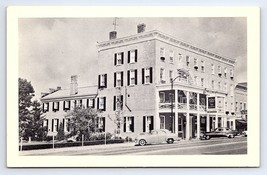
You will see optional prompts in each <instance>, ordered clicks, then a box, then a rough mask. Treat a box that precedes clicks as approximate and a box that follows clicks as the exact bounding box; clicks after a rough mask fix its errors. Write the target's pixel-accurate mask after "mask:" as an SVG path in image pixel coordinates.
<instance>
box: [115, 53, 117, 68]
mask: <svg viewBox="0 0 267 175" xmlns="http://www.w3.org/2000/svg"><path fill="white" fill-rule="evenodd" d="M114 65H115V66H116V65H117V54H116V53H115V54H114Z"/></svg>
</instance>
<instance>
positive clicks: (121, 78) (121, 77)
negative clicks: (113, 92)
mask: <svg viewBox="0 0 267 175" xmlns="http://www.w3.org/2000/svg"><path fill="white" fill-rule="evenodd" d="M122 86H123V72H121V87H122Z"/></svg>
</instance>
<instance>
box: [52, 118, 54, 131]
mask: <svg viewBox="0 0 267 175" xmlns="http://www.w3.org/2000/svg"><path fill="white" fill-rule="evenodd" d="M52 132H54V119H52Z"/></svg>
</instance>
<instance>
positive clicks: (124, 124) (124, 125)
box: [123, 117, 126, 132]
mask: <svg viewBox="0 0 267 175" xmlns="http://www.w3.org/2000/svg"><path fill="white" fill-rule="evenodd" d="M123 132H126V117H124V119H123Z"/></svg>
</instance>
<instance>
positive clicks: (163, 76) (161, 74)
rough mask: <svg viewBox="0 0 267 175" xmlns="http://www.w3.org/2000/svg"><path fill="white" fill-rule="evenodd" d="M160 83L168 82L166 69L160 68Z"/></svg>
mask: <svg viewBox="0 0 267 175" xmlns="http://www.w3.org/2000/svg"><path fill="white" fill-rule="evenodd" d="M159 77H160V82H162V81H165V82H166V74H165V69H164V68H160V76H159Z"/></svg>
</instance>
